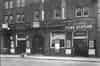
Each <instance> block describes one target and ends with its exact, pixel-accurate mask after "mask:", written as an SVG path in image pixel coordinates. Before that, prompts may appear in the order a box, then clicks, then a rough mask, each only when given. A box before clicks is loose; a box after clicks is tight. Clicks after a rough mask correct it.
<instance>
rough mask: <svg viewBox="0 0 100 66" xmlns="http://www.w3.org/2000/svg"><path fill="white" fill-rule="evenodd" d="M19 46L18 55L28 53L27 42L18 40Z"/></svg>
mask: <svg viewBox="0 0 100 66" xmlns="http://www.w3.org/2000/svg"><path fill="white" fill-rule="evenodd" d="M17 43H18V46H17V53H18V54H20V53H25V51H26V40H18V41H17Z"/></svg>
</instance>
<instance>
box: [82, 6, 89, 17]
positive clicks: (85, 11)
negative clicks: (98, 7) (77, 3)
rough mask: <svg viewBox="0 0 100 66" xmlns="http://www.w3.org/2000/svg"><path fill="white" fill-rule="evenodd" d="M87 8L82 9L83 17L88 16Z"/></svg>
mask: <svg viewBox="0 0 100 66" xmlns="http://www.w3.org/2000/svg"><path fill="white" fill-rule="evenodd" d="M88 10H89V9H88V8H83V16H88Z"/></svg>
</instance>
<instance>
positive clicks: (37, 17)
mask: <svg viewBox="0 0 100 66" xmlns="http://www.w3.org/2000/svg"><path fill="white" fill-rule="evenodd" d="M33 19H34V20H39V19H40V12H39V10H37V11H35V12H34V14H33Z"/></svg>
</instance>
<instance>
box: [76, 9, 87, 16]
mask: <svg viewBox="0 0 100 66" xmlns="http://www.w3.org/2000/svg"><path fill="white" fill-rule="evenodd" d="M79 9H80V12H81V15H80V16H78V15H77V14H78V11H79ZM85 10H87V15H85V14H84V13H85ZM88 16H89V8H88V7H83V8H76V9H75V17H88Z"/></svg>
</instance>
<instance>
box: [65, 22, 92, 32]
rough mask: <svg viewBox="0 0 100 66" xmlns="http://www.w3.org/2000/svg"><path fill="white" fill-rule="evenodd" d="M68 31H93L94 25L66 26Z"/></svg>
mask: <svg viewBox="0 0 100 66" xmlns="http://www.w3.org/2000/svg"><path fill="white" fill-rule="evenodd" d="M65 29H66V30H73V31H74V30H92V29H93V24H76V25H67V26H65Z"/></svg>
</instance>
